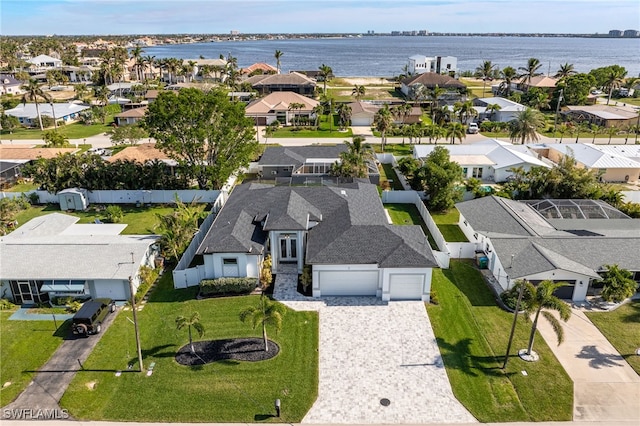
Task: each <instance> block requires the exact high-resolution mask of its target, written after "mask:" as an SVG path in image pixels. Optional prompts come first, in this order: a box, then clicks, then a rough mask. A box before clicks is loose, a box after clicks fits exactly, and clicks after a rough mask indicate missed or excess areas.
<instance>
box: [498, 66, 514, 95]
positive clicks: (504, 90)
mask: <svg viewBox="0 0 640 426" xmlns="http://www.w3.org/2000/svg"><path fill="white" fill-rule="evenodd" d="M517 75H518V73H517V71H516V69H515V68H513V67H506V68H504V69H503V70H502V71H500V78H501V79H502V83H500V93H501V94H504V96H507V97H508V96H509V95H510V94H511V82H512V81H513V79H514V78H516V77H517Z"/></svg>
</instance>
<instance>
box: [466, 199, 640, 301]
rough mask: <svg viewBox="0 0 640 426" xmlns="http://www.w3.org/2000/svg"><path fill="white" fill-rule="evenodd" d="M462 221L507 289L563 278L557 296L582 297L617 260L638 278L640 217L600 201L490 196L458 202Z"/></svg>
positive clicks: (560, 280)
mask: <svg viewBox="0 0 640 426" xmlns="http://www.w3.org/2000/svg"><path fill="white" fill-rule="evenodd" d="M456 207H457V209H458V211H459V212H460V221H459V223H458V225H459V226H460V229H462V232H463V233H464V234H465V236H466V237H467V238H468V239H469V241H471V242H474V243H475V244H476V251H477V252H478V251H482V252H484V254H485V255H486V256H487V258H488V269H489V271H491V273H492V274H493V277H494V278H495V279H496V281H497V282H498V283H499V284H500V286H501V287H502V288H503V289H504V290H508V289H511V288H513V286H514V284H515V282H516V281H517V280H520V279H524V280H528V281H531V282H532V283H533V284H537V283H539V282H541V281H543V280H551V281H555V282H563V283H565V285H563V286H562V287H560V288H559V289H558V290H556V292H555V295H556V296H558V297H560V298H562V299H571V300H573V301H583V300H585V299H586V297H587V295H588V294H589V292H591V293H592V294H593V293H594V292H595V288H597V287H598V284H596V282H597V281H598V280H599V279H600V275H599V274H600V273H602V272H603V271H605V270H606V267H607V265H613V264H617V265H618V266H620V268H622V269H626V270H628V271H631V272H632V273H633V279H634V280H635V281H637V282H640V255H638V253H640V219H631V218H629V217H628V216H626V215H625V214H623V213H622V212H620V211H618V210H616V209H615V208H613V207H611V206H610V205H608V204H607V203H605V202H604V201H600V200H530V201H525V202H522V201H515V200H510V199H506V198H501V197H496V196H489V197H483V198H477V199H474V200H470V201H465V202H462V203H458V204H456Z"/></svg>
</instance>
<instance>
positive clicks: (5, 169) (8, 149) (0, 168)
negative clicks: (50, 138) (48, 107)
mask: <svg viewBox="0 0 640 426" xmlns="http://www.w3.org/2000/svg"><path fill="white" fill-rule="evenodd" d="M76 151H77V149H74V148H44V147H41V148H31V147H29V146H6V145H0V159H1V161H0V187H1V188H4V187H7V186H9V185H10V184H12V183H13V182H15V181H16V180H17V179H18V178H19V177H20V175H21V170H22V168H23V167H24V166H25V164H27V163H29V162H31V161H33V160H37V159H38V158H54V157H56V156H57V155H58V154H64V153H72V152H76Z"/></svg>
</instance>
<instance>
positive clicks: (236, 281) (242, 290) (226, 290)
mask: <svg viewBox="0 0 640 426" xmlns="http://www.w3.org/2000/svg"><path fill="white" fill-rule="evenodd" d="M257 286H258V279H257V278H248V277H242V278H231V277H223V278H216V279H215V280H202V281H200V294H201V295H202V296H214V295H220V294H247V293H251V292H252V291H253V290H254V289H255V288H256V287H257Z"/></svg>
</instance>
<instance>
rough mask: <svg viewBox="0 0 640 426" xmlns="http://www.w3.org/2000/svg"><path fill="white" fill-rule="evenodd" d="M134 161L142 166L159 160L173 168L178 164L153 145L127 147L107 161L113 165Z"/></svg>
mask: <svg viewBox="0 0 640 426" xmlns="http://www.w3.org/2000/svg"><path fill="white" fill-rule="evenodd" d="M118 160H120V161H134V162H136V163H140V164H144V163H146V162H148V161H155V160H159V161H162V162H163V163H165V164H167V165H168V166H171V167H175V166H176V165H178V163H177V162H176V161H175V160H173V159H171V158H169V157H168V156H167V154H165V153H164V152H162V151H160V150H159V149H158V148H156V144H155V143H143V144H140V145H135V146H128V147H126V148H125V149H123V150H122V151H120V152H119V153H117V154H115V155H112V156H111V157H109V158H108V160H107V161H109V162H110V163H113V162H115V161H118Z"/></svg>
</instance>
